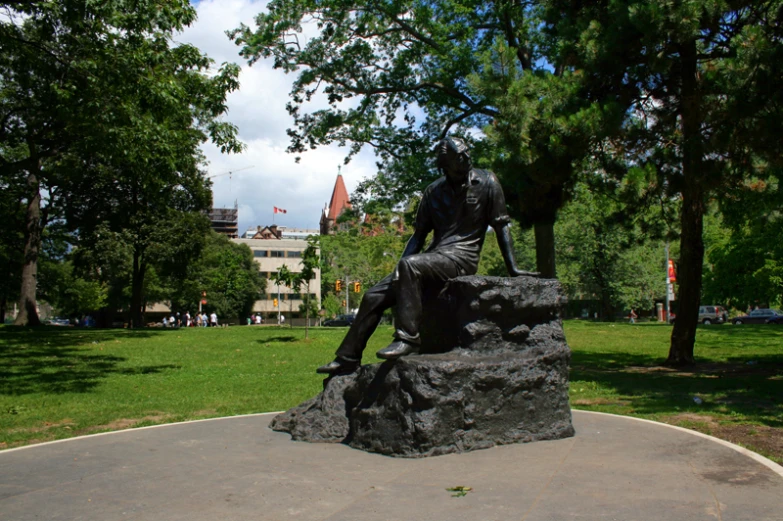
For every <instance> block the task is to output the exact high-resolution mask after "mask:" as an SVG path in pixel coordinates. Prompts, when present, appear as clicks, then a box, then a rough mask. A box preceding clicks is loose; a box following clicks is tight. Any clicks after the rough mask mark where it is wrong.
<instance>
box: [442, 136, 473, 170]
mask: <svg viewBox="0 0 783 521" xmlns="http://www.w3.org/2000/svg"><path fill="white" fill-rule="evenodd" d="M436 151H437V153H438V163H437V164H438V169H440V170H441V171H443V173H444V174H445V175H446V176H448V177H449V178H450V179H453V180H460V179H464V178H466V177H467V176H468V173H469V172H470V167H471V163H470V151H469V150H468V145H467V144H466V143H465V141H464V140H462V139H460V138H458V137H452V136H449V137H447V138H444V139H441V140H440V141H439V142H438V146H437V147H436Z"/></svg>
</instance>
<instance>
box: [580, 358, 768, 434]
mask: <svg viewBox="0 0 783 521" xmlns="http://www.w3.org/2000/svg"><path fill="white" fill-rule="evenodd" d="M662 362H663V359H662V358H658V357H653V356H648V355H644V354H628V353H611V354H607V353H591V352H580V351H575V352H574V353H573V354H572V360H571V374H570V379H571V385H572V387H573V388H575V389H579V386H580V385H583V384H582V382H595V383H596V384H598V385H599V386H600V387H602V388H606V389H610V390H611V391H612V392H613V393H614V394H615V395H616V400H617V403H618V404H625V405H627V406H628V407H630V408H631V409H632V410H633V412H636V413H639V414H656V413H661V414H672V413H677V412H678V411H679V412H688V411H691V410H693V409H694V408H698V411H699V412H703V413H709V412H714V413H716V414H734V413H736V414H741V415H746V416H750V417H753V418H754V419H756V420H758V421H760V422H761V423H764V424H766V425H769V426H771V427H783V378H782V377H783V355H779V354H772V355H765V356H759V355H748V356H747V357H741V356H737V357H733V358H731V359H730V360H729V361H728V362H706V363H703V364H699V365H697V366H696V367H694V368H689V369H681V370H678V369H671V368H667V367H662V366H661V365H660V364H661V363H662ZM694 396H698V397H699V398H700V399H701V400H703V402H702V403H701V404H700V405H697V404H695V403H694V401H693V398H694ZM579 401H582V402H583V403H584V404H588V405H589V404H590V400H577V402H579ZM596 403H601V401H600V400H599V401H597V402H596ZM577 405H578V404H577Z"/></svg>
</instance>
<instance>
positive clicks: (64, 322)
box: [46, 317, 71, 326]
mask: <svg viewBox="0 0 783 521" xmlns="http://www.w3.org/2000/svg"><path fill="white" fill-rule="evenodd" d="M46 323H47V324H49V325H50V326H70V325H71V321H70V320H68V319H67V318H62V317H54V318H50V319H49V320H47V321H46Z"/></svg>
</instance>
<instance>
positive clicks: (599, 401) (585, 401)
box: [571, 398, 631, 405]
mask: <svg viewBox="0 0 783 521" xmlns="http://www.w3.org/2000/svg"><path fill="white" fill-rule="evenodd" d="M630 403H631V402H629V401H628V400H616V399H615V400H612V399H609V398H579V399H576V400H571V405H629V404H630Z"/></svg>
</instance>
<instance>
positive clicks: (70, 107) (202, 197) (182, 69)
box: [0, 0, 242, 325]
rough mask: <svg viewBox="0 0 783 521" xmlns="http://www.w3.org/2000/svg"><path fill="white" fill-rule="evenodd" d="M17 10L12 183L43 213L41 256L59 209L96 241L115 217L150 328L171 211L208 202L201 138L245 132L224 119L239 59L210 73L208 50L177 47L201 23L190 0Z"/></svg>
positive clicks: (9, 87) (11, 38) (1, 131)
mask: <svg viewBox="0 0 783 521" xmlns="http://www.w3.org/2000/svg"><path fill="white" fill-rule="evenodd" d="M15 8H17V9H19V10H21V11H23V12H24V13H25V16H16V15H17V14H18V13H13V12H10V16H9V17H7V18H3V20H2V22H0V42H2V44H3V51H4V52H3V54H2V57H1V58H0V78H2V79H0V92H2V94H0V121H1V122H2V128H0V154H2V157H0V165H2V173H3V182H8V183H11V184H15V185H20V186H21V185H24V188H22V189H21V190H22V191H24V194H23V197H24V198H25V199H26V200H27V201H29V202H30V204H31V205H32V206H33V208H32V209H33V210H35V212H32V213H28V215H29V217H28V220H30V222H28V223H27V229H28V230H31V233H29V234H27V236H26V241H27V243H28V249H30V250H31V251H32V252H33V254H32V257H33V258H32V259H31V262H32V263H33V264H35V262H36V261H37V259H36V258H35V252H36V249H37V246H38V243H39V234H38V231H39V230H41V229H43V228H44V227H45V226H46V225H47V224H48V222H50V220H51V219H53V218H65V220H66V223H67V224H68V226H69V227H70V229H71V230H78V231H79V237H80V238H82V237H84V238H85V240H90V239H88V238H87V237H88V236H90V235H94V234H95V233H96V232H97V225H98V224H99V223H108V225H109V229H110V230H112V231H113V232H114V233H124V234H127V236H126V239H128V240H129V243H130V244H131V246H132V247H133V262H132V266H131V279H132V284H131V286H132V295H131V300H132V306H131V309H132V313H131V315H132V323H133V324H135V325H140V314H141V310H142V308H143V300H144V296H143V291H144V288H145V281H144V278H145V276H146V274H147V269H148V268H149V267H150V259H149V258H148V257H149V256H153V255H154V253H153V252H151V251H148V249H149V248H151V247H152V246H153V242H151V241H152V238H153V237H155V236H156V235H159V233H157V232H159V231H160V230H159V229H156V227H157V226H159V225H160V223H161V222H163V221H171V220H172V218H173V216H172V212H188V211H200V210H203V209H204V208H206V207H208V206H209V204H210V194H209V187H208V183H207V181H206V180H205V179H204V176H203V173H201V172H200V171H199V166H200V165H201V163H202V156H201V154H200V152H199V146H200V145H201V144H202V143H203V142H204V141H206V140H211V141H212V142H214V143H215V144H216V145H217V146H218V147H220V148H221V150H223V151H226V152H233V151H238V150H241V148H242V145H241V144H240V143H239V142H238V141H237V139H236V128H235V127H233V126H232V125H231V124H229V123H226V122H224V121H222V120H221V119H220V117H221V116H222V114H224V113H225V111H226V96H227V94H228V93H229V92H231V91H232V90H235V89H236V88H237V87H238V83H237V81H236V78H237V75H238V67H237V66H235V65H232V64H227V65H224V66H222V67H221V68H220V69H219V70H217V71H214V70H210V67H211V66H212V61H211V60H210V59H209V58H208V57H206V56H204V55H203V54H201V52H200V51H199V50H198V49H196V48H195V47H193V46H191V45H184V44H177V45H174V44H173V40H172V37H173V34H174V33H175V32H177V31H180V30H182V29H183V28H184V27H185V26H186V25H188V24H190V23H191V22H192V21H193V20H194V19H195V9H194V8H193V6H191V5H190V4H189V3H188V2H187V1H184V0H165V1H164V2H162V3H160V2H158V3H154V4H150V3H143V4H139V3H138V2H132V1H128V0H112V1H109V2H89V3H86V4H85V3H84V2H77V1H74V0H63V1H60V2H41V3H38V2H31V3H23V4H19V5H16V6H15ZM42 191H45V193H46V194H47V198H46V200H45V205H44V207H43V211H42V212H41V214H40V215H38V214H37V213H36V212H38V210H39V209H38V208H37V204H38V203H37V196H38V195H39V194H40V193H41V192H42ZM174 218H176V217H174ZM32 273H34V271H30V275H28V277H29V276H32ZM28 286H29V285H28ZM27 297H28V299H30V298H32V300H34V295H32V296H30V295H28V296H27Z"/></svg>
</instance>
